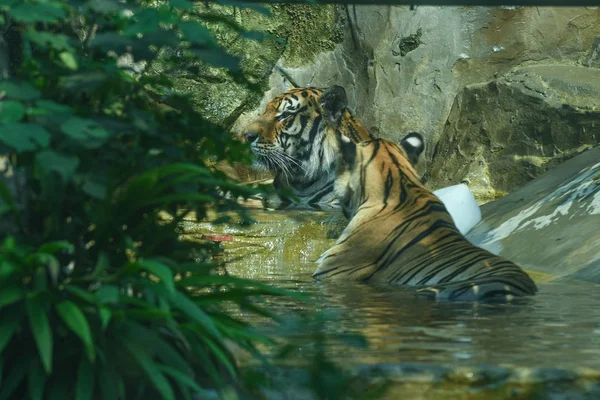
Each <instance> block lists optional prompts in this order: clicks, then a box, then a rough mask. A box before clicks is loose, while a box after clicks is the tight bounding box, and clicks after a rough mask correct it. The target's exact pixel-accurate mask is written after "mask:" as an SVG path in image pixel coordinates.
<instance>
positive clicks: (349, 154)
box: [335, 131, 356, 168]
mask: <svg viewBox="0 0 600 400" xmlns="http://www.w3.org/2000/svg"><path fill="white" fill-rule="evenodd" d="M335 134H336V136H337V139H338V145H339V146H340V154H341V158H342V163H343V166H344V167H346V168H351V167H352V166H353V165H354V161H355V160H356V143H354V142H353V141H352V140H350V139H349V138H348V137H347V136H346V135H344V134H343V133H341V132H340V131H337V132H336V133H335Z"/></svg>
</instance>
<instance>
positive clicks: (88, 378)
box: [75, 358, 94, 400]
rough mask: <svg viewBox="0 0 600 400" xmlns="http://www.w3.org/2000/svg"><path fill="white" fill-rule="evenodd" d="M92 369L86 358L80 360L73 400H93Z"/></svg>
mask: <svg viewBox="0 0 600 400" xmlns="http://www.w3.org/2000/svg"><path fill="white" fill-rule="evenodd" d="M93 394H94V369H93V368H92V365H91V364H90V362H89V361H88V360H87V359H86V358H82V359H81V362H80V363H79V368H78V369H77V382H76V383H75V400H93V398H94V397H93Z"/></svg>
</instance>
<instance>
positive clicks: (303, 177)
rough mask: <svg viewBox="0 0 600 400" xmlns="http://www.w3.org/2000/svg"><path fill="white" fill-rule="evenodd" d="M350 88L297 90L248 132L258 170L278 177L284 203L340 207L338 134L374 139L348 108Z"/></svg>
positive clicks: (273, 103)
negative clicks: (285, 194) (337, 191)
mask: <svg viewBox="0 0 600 400" xmlns="http://www.w3.org/2000/svg"><path fill="white" fill-rule="evenodd" d="M347 105H348V103H347V98H346V92H345V90H344V88H342V87H340V86H331V87H329V88H328V89H317V88H295V89H292V90H290V91H288V92H286V93H284V94H282V95H280V96H278V97H276V98H275V99H273V100H272V101H271V102H269V103H268V104H267V107H266V110H265V112H264V113H263V115H262V116H261V117H260V118H258V119H257V120H256V121H254V122H253V123H252V124H251V125H250V126H248V128H247V129H246V130H245V132H244V138H245V140H246V141H247V142H249V143H250V145H251V148H252V151H253V153H254V155H255V156H256V162H255V165H256V166H257V167H259V168H262V169H267V170H270V171H273V172H275V179H274V182H273V183H274V185H275V187H276V188H277V189H279V192H285V191H287V192H288V193H290V194H291V196H289V197H287V198H282V200H283V202H284V203H295V204H304V205H321V206H326V207H327V206H332V207H336V208H337V207H339V206H338V205H337V204H338V201H337V199H336V198H335V196H334V194H333V181H334V179H335V169H336V168H335V163H336V160H337V157H336V156H337V153H338V142H337V139H336V132H341V134H343V135H345V136H346V137H347V138H350V139H351V140H352V141H354V142H360V141H362V140H368V139H372V138H373V136H372V135H371V134H370V133H369V131H368V130H367V129H366V128H365V126H364V125H363V124H362V123H361V122H360V121H359V120H358V119H356V118H355V117H354V115H352V113H351V112H350V111H349V110H348V108H347Z"/></svg>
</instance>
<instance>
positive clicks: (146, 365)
mask: <svg viewBox="0 0 600 400" xmlns="http://www.w3.org/2000/svg"><path fill="white" fill-rule="evenodd" d="M123 340H124V341H125V342H126V345H127V347H126V348H127V350H128V352H129V353H130V354H131V356H132V357H133V358H134V359H135V360H136V361H137V363H138V364H139V366H140V367H141V368H142V370H143V371H144V372H145V373H146V375H147V377H148V380H149V381H150V383H151V384H152V386H154V387H155V388H156V390H157V391H158V392H159V393H160V395H161V396H162V398H163V399H167V400H175V395H174V393H173V388H171V384H170V383H169V381H168V380H167V379H166V378H165V377H164V375H163V374H162V373H161V372H160V368H159V367H160V364H158V363H155V362H154V361H153V360H152V358H150V356H149V355H148V353H147V352H146V351H145V350H144V349H140V348H138V347H137V346H136V345H135V343H133V342H132V341H131V340H130V338H124V339H123Z"/></svg>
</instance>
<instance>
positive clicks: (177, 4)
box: [169, 0, 194, 10]
mask: <svg viewBox="0 0 600 400" xmlns="http://www.w3.org/2000/svg"><path fill="white" fill-rule="evenodd" d="M169 4H171V7H173V8H179V9H181V10H191V9H193V8H194V3H192V2H189V1H188V0H169Z"/></svg>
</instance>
